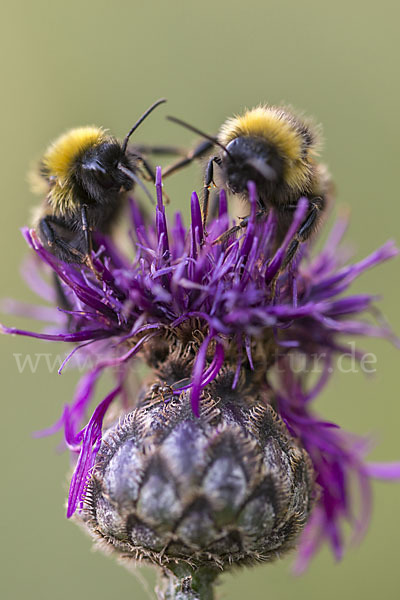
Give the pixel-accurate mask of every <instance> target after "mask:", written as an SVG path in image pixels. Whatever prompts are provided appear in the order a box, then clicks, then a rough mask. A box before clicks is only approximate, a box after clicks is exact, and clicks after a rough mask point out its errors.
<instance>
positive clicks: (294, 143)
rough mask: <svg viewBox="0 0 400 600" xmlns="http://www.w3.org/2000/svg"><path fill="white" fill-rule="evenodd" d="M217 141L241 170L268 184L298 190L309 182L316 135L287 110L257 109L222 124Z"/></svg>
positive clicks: (308, 124)
mask: <svg viewBox="0 0 400 600" xmlns="http://www.w3.org/2000/svg"><path fill="white" fill-rule="evenodd" d="M218 140H219V142H220V143H221V144H222V145H224V146H225V147H226V148H227V150H229V152H230V153H231V154H233V156H235V157H237V161H236V162H237V163H238V164H242V160H244V166H245V168H246V169H253V176H254V172H255V173H258V178H260V177H264V180H265V181H266V182H268V185H273V182H274V181H275V182H278V181H282V182H283V183H284V184H285V185H286V186H288V188H290V189H291V190H293V191H297V190H299V191H300V190H304V189H305V188H307V186H308V184H309V182H310V177H311V173H312V165H313V156H314V155H315V154H316V153H317V145H318V140H317V136H316V135H315V131H314V130H313V128H312V126H311V124H310V123H308V122H306V121H305V120H303V119H300V118H298V117H296V116H294V114H293V113H292V112H290V111H289V110H286V109H283V108H277V107H271V106H259V107H257V108H254V109H252V110H249V111H246V112H245V113H244V114H243V115H242V116H236V117H234V118H231V119H228V120H227V121H226V122H225V123H224V124H223V126H222V127H221V130H220V133H219V135H218ZM233 168H234V167H233V166H232V170H233ZM229 172H230V167H229V166H228V173H229Z"/></svg>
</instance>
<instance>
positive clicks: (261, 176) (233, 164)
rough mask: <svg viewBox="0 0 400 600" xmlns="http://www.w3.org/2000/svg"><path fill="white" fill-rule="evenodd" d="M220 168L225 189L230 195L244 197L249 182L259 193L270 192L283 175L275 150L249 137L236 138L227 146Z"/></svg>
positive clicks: (260, 140)
mask: <svg viewBox="0 0 400 600" xmlns="http://www.w3.org/2000/svg"><path fill="white" fill-rule="evenodd" d="M221 166H222V169H223V171H224V176H225V179H226V183H227V187H228V188H229V189H230V190H231V191H232V192H233V193H234V194H240V193H247V182H248V181H249V180H252V181H254V182H255V183H256V185H257V187H258V188H259V189H263V190H265V191H267V190H268V189H270V191H271V192H272V191H273V190H274V189H275V187H276V186H277V185H279V184H280V182H281V181H282V177H283V173H284V161H283V159H282V157H281V156H280V155H279V153H278V152H277V150H276V148H275V146H274V145H273V144H270V143H268V142H267V141H266V140H265V139H263V138H257V137H249V136H239V137H236V138H234V139H233V140H232V141H230V142H229V143H228V144H227V146H226V152H225V154H224V159H223V161H222V165H221Z"/></svg>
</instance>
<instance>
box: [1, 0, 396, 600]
mask: <svg viewBox="0 0 400 600" xmlns="http://www.w3.org/2000/svg"><path fill="white" fill-rule="evenodd" d="M399 17H400V11H399V8H398V3H397V2H395V1H392V2H391V1H388V0H382V1H381V2H379V3H372V2H365V1H364V2H362V1H360V0H357V1H353V2H351V1H350V2H349V1H348V0H347V1H343V0H336V2H332V3H329V4H328V3H325V2H321V0H314V1H307V0H303V1H302V2H285V1H280V2H267V1H265V0H263V1H255V0H247V2H240V3H239V2H234V1H233V0H230V1H226V0H219V1H218V0H215V1H214V2H210V1H209V0H203V1H202V2H199V3H194V2H184V1H182V2H179V1H177V0H169V2H152V1H151V0H149V1H147V2H141V3H139V2H134V1H131V2H121V1H118V0H114V2H105V1H104V0H97V1H93V0H90V1H87V2H84V1H82V0H80V1H78V0H70V1H69V2H58V1H53V2H50V1H48V2H46V1H44V0H36V1H35V2H27V1H25V2H18V1H14V2H12V3H11V2H3V5H2V16H1V25H0V27H1V35H0V56H1V61H2V70H1V84H2V93H1V96H0V107H1V110H0V118H1V129H0V131H1V134H2V143H1V147H0V152H1V160H0V165H1V169H2V182H3V201H2V218H1V243H2V254H1V260H0V270H1V275H0V281H1V284H0V285H1V294H0V295H1V296H2V297H14V298H18V299H20V300H28V301H29V300H35V298H34V296H33V295H32V294H31V293H30V292H29V291H28V290H27V287H26V285H25V284H24V283H23V282H22V280H21V278H20V265H21V262H22V261H23V259H24V257H25V256H26V254H27V248H26V246H25V243H24V241H23V240H22V237H21V235H20V233H19V227H21V226H22V225H24V224H26V223H28V221H29V218H30V217H29V216H30V210H31V207H32V206H33V205H34V204H35V202H36V201H37V200H36V199H35V198H34V197H33V196H32V194H31V193H30V191H29V189H28V184H27V183H26V172H27V170H28V167H29V165H30V163H31V161H32V160H33V159H35V158H36V157H38V156H40V153H41V152H42V151H43V149H44V148H45V147H46V144H47V143H48V142H49V140H52V139H53V138H54V137H55V136H57V135H58V134H59V133H61V132H62V131H63V130H65V129H67V128H69V127H71V126H74V125H78V124H92V123H95V124H101V125H104V126H106V127H108V128H110V129H111V130H112V131H113V132H114V133H115V134H116V135H118V136H121V137H122V136H123V135H124V134H125V133H126V131H127V130H128V129H129V127H130V126H131V125H132V123H133V122H134V121H135V120H136V118H137V117H138V115H139V114H140V113H141V112H142V111H143V110H144V109H145V108H146V107H147V106H148V105H149V104H150V103H151V102H152V101H154V100H155V99H157V98H159V97H161V96H166V97H167V98H168V100H169V104H168V106H167V107H166V108H165V107H162V108H160V109H158V111H157V112H156V113H155V114H154V116H153V117H152V118H151V119H149V120H148V121H147V122H146V123H145V124H144V125H143V126H142V128H141V129H140V131H138V134H137V137H136V139H137V140H138V141H139V140H140V141H143V142H144V141H146V142H159V143H160V142H175V143H179V144H189V143H191V141H192V138H191V135H190V134H189V133H188V132H186V131H184V130H182V129H180V128H177V127H176V126H174V125H173V124H171V123H168V122H166V121H165V119H164V115H165V114H167V113H172V114H174V115H177V116H181V117H182V118H184V119H187V120H188V121H190V122H193V123H194V124H197V125H198V126H199V127H202V128H204V129H205V130H206V131H209V132H215V131H216V130H217V128H218V126H219V125H220V124H221V122H222V121H223V119H224V118H225V117H226V116H228V115H231V114H232V113H234V112H236V111H240V110H241V109H242V108H243V107H246V106H248V107H251V106H253V105H255V104H257V103H259V102H260V101H268V102H273V103H279V102H281V101H285V102H289V103H291V104H292V105H294V106H296V107H299V108H300V109H302V110H304V111H305V112H306V113H307V114H310V115H314V117H315V118H316V119H317V120H318V121H320V122H321V123H323V126H324V132H325V139H326V147H325V150H324V160H326V162H327V163H328V164H329V165H330V169H331V171H332V173H333V174H334V177H335V181H336V183H337V188H338V195H339V201H340V202H341V203H344V204H348V205H350V206H351V210H352V223H351V227H350V232H349V238H351V239H352V241H353V242H354V245H355V248H356V253H357V256H358V257H362V256H364V255H366V254H367V253H369V252H370V251H372V250H373V249H375V248H376V247H377V246H378V245H379V244H382V243H383V242H384V241H386V240H387V239H388V238H397V241H398V242H400V239H399V237H400V236H399V226H398V220H399V217H400V206H399V191H398V180H399V165H398V163H399V153H398V148H399V141H398V140H399V136H400V124H399V122H400V121H399V118H398V115H399V112H398V111H399V100H400V86H399V78H398V66H399V41H398V37H399V36H398V23H399ZM200 182H201V178H200V172H199V169H198V168H196V167H194V168H192V169H191V170H188V171H187V172H185V173H182V174H180V175H178V176H176V177H175V179H174V180H171V182H168V187H167V190H168V192H169V193H170V195H171V197H172V198H173V202H174V206H177V205H178V204H179V206H181V207H185V206H187V205H188V199H189V194H190V191H191V189H192V187H194V186H195V185H196V186H197V188H199V187H200ZM399 264H400V263H399V261H397V262H396V261H393V262H391V263H389V264H386V265H385V266H384V267H382V268H380V269H378V270H376V271H372V272H370V273H368V274H366V275H365V276H364V277H363V278H362V280H361V281H360V282H358V283H357V284H356V285H355V286H354V289H355V290H357V291H362V290H365V291H371V292H375V293H377V294H381V293H382V294H383V295H384V299H383V301H382V302H381V306H382V308H383V310H384V313H385V315H386V316H387V317H388V319H389V320H390V321H391V323H392V324H393V326H394V328H395V330H396V331H397V333H400V316H399V310H398V307H399V298H400V289H399V288H400V286H399ZM2 320H3V322H6V323H7V324H18V325H22V324H24V325H25V326H28V327H32V328H37V327H38V325H36V324H34V323H32V322H29V321H28V322H27V321H23V320H22V319H19V318H16V317H13V316H7V315H3V316H2ZM0 343H1V353H2V354H1V363H0V368H1V384H2V395H3V400H2V406H3V408H2V411H3V412H2V424H3V433H2V442H4V447H3V449H2V457H3V459H2V468H1V474H2V475H1V478H2V495H1V500H2V510H1V516H2V519H3V520H4V523H3V524H2V526H1V533H2V536H1V537H2V541H1V551H2V553H3V557H2V558H1V562H0V564H1V568H2V570H3V574H2V576H1V579H0V582H1V585H2V586H5V590H4V592H3V594H2V597H3V598H6V599H9V598H12V599H14V598H17V599H18V598H24V597H26V598H28V597H29V598H30V599H31V600H36V599H37V598H41V599H44V600H48V599H59V600H64V599H67V598H68V599H69V600H70V599H71V598H75V599H76V600H81V599H86V598H91V597H93V598H96V599H97V600H103V599H104V600H105V599H106V598H111V597H113V598H116V597H117V598H135V599H137V600H140V599H142V598H143V599H144V598H148V597H149V594H148V593H146V592H145V591H144V588H143V586H142V584H141V583H140V581H139V579H138V578H135V577H133V576H132V575H131V574H130V573H129V572H128V571H126V570H125V569H124V568H122V567H121V566H118V565H117V563H115V562H114V561H113V560H111V559H110V558H106V557H104V556H103V555H101V554H99V553H95V554H93V553H92V552H91V542H90V540H89V539H88V538H87V537H86V536H85V535H84V534H83V533H82V532H81V531H80V530H79V529H78V528H77V527H76V526H75V525H74V524H73V523H71V522H68V521H67V520H66V518H65V508H64V501H65V494H66V485H67V476H66V473H67V470H68V457H67V456H66V455H65V454H64V455H57V453H56V446H57V443H58V442H57V440H56V439H55V438H46V439H41V440H33V439H32V438H31V432H32V431H33V430H36V429H40V428H42V427H44V426H47V425H49V424H51V423H52V422H53V421H55V420H56V418H57V417H58V416H59V414H60V411H61V407H62V405H63V404H64V403H65V402H67V401H69V400H70V398H71V395H72V392H73V389H74V386H75V384H76V381H77V374H76V373H75V372H73V371H69V372H68V371H66V372H65V373H64V374H63V375H62V377H60V376H58V375H57V374H55V373H53V374H49V373H48V372H47V369H46V368H45V367H44V364H43V363H42V364H41V366H40V367H39V368H38V370H37V372H36V373H30V372H28V371H25V372H24V373H22V374H19V373H18V369H17V365H16V360H15V356H14V354H15V353H22V354H23V355H25V353H29V352H44V353H46V352H47V353H53V352H54V354H57V353H58V352H64V351H65V348H63V347H57V346H52V345H50V344H49V343H45V342H40V341H35V340H29V339H24V338H19V339H18V338H9V337H1V339H0ZM364 347H367V348H368V349H369V350H370V351H372V352H375V353H376V355H377V360H378V362H377V372H376V374H375V376H374V377H372V378H371V377H370V378H366V377H365V376H364V375H363V374H361V373H359V374H352V373H347V374H338V375H337V376H336V377H335V378H334V379H333V380H332V381H331V384H330V386H329V387H328V389H327V390H326V391H325V392H324V394H323V397H322V398H321V400H320V402H319V404H320V408H321V410H322V411H323V414H324V416H326V417H327V418H334V419H336V420H337V422H339V423H340V424H341V425H342V426H343V427H344V428H347V429H350V430H354V431H357V432H359V433H369V432H372V433H373V435H374V437H375V439H376V440H377V442H378V444H377V447H376V449H375V450H374V451H373V453H372V457H373V458H374V459H375V460H381V459H382V460H387V459H396V458H397V459H400V447H399V443H398V439H399V437H398V421H399V417H400V406H399V402H398V401H399V392H398V380H397V376H398V371H397V369H398V365H399V357H400V355H399V354H398V353H397V352H396V351H395V350H394V349H393V348H392V347H391V346H390V345H389V343H383V342H380V341H376V340H371V341H370V342H369V341H368V343H366V342H364ZM374 496H375V508H374V513H373V519H372V523H371V526H370V528H369V531H368V534H367V536H366V538H365V540H364V541H363V543H362V544H361V545H360V546H358V547H350V548H349V551H348V553H347V555H346V556H345V559H344V560H343V562H342V563H340V564H336V563H335V562H334V560H333V559H332V557H331V555H330V553H329V552H328V551H327V550H326V549H325V550H324V551H322V552H321V554H320V555H318V557H317V558H316V559H315V560H314V562H313V563H312V565H311V567H310V569H309V571H308V572H307V573H306V574H305V575H304V576H303V577H301V578H294V577H292V576H291V575H290V565H291V563H292V557H289V558H286V559H285V560H283V561H282V562H280V563H277V564H274V565H265V566H261V567H258V568H255V569H254V570H248V571H242V572H237V573H236V574H234V575H226V576H224V577H223V580H222V585H221V587H220V588H219V597H221V598H229V599H232V600H234V599H239V598H243V596H244V595H245V596H246V597H247V598H252V599H254V600H258V599H259V600H261V599H264V598H275V599H277V600H280V599H282V600H283V599H286V598H289V597H295V598H297V599H298V600H300V599H302V598H310V597H311V598H316V597H317V595H318V596H320V595H323V597H324V598H325V599H326V600H329V599H331V598H332V599H333V598H336V597H337V596H340V597H342V598H350V597H361V596H362V597H363V598H364V599H365V600H367V599H370V598H371V599H372V598H376V597H377V596H378V595H379V596H381V597H383V598H385V599H386V600H389V599H392V598H398V597H400V586H399V580H400V570H399V567H398V562H399V543H398V538H399V535H400V524H399V510H398V509H399V505H400V484H399V485H396V484H387V483H386V484H384V483H377V484H376V485H375V486H374ZM140 573H141V576H143V577H144V578H145V579H146V580H147V581H148V582H149V586H150V590H151V589H152V587H153V577H154V575H153V573H152V572H151V571H150V570H149V569H142V570H141V571H140Z"/></svg>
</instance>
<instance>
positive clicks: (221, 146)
mask: <svg viewBox="0 0 400 600" xmlns="http://www.w3.org/2000/svg"><path fill="white" fill-rule="evenodd" d="M167 119H168V121H172V122H173V123H177V124H178V125H181V126H182V127H185V128H186V129H189V131H193V133H197V135H201V137H203V138H205V139H206V140H209V141H210V142H212V143H213V144H216V145H217V146H219V147H220V148H222V150H224V151H225V152H226V153H227V155H228V156H229V158H230V159H231V160H232V161H233V162H236V161H235V159H234V157H233V156H232V154H231V153H230V152H229V150H227V149H226V146H224V145H223V144H221V142H219V141H218V140H217V138H215V137H213V136H212V135H208V134H207V133H204V131H201V130H200V129H197V127H193V125H189V123H186V122H185V121H182V120H181V119H177V118H176V117H171V116H168V117H167Z"/></svg>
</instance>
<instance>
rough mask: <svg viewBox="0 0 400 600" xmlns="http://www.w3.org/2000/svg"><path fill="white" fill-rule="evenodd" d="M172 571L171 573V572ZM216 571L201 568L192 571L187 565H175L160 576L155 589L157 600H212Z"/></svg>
mask: <svg viewBox="0 0 400 600" xmlns="http://www.w3.org/2000/svg"><path fill="white" fill-rule="evenodd" d="M172 570H173V572H172ZM217 575H218V572H217V571H214V570H212V569H209V568H201V569H197V570H196V571H194V570H193V569H191V568H190V567H188V566H187V565H184V566H182V565H176V566H174V567H171V570H168V571H163V572H162V574H161V585H160V587H159V588H157V590H156V591H157V598H158V600H214V589H213V587H214V582H215V579H216V577H217Z"/></svg>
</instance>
